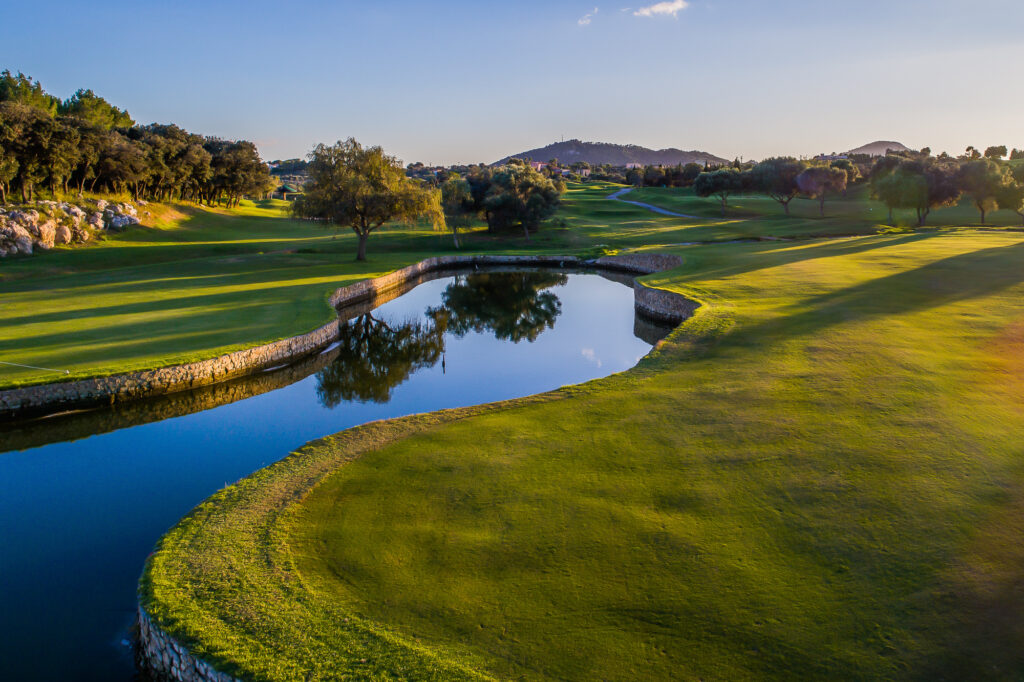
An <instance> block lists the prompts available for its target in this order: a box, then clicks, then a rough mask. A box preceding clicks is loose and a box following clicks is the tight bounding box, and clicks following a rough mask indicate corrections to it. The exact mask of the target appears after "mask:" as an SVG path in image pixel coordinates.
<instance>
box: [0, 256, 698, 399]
mask: <svg viewBox="0 0 1024 682" xmlns="http://www.w3.org/2000/svg"><path fill="white" fill-rule="evenodd" d="M680 263H681V259H680V258H679V257H678V256H667V255H661V254H635V255H626V256H606V257H603V258H598V259H597V260H583V259H580V258H577V257H575V256H439V257H435V258H427V259H426V260H422V261H420V262H419V263H415V264H414V265H410V266H408V267H405V268H402V269H400V270H396V271H394V272H392V273H389V274H387V275H383V276H381V277H376V278H373V279H367V280H363V281H361V282H357V283H356V284H352V285H349V286H346V287H342V288H340V289H338V290H337V291H335V292H334V293H333V294H332V295H331V296H330V298H329V299H328V300H329V301H330V303H331V305H332V306H334V308H336V309H337V308H344V307H347V306H351V305H354V304H357V303H360V302H363V301H370V302H372V301H373V300H374V299H376V298H377V297H379V296H381V295H383V294H385V293H386V292H388V291H391V290H393V289H395V288H396V287H401V286H402V285H403V284H405V283H407V282H409V281H410V280H415V279H418V278H420V277H422V276H424V275H426V274H427V273H430V272H433V271H437V270H451V269H458V268H468V267H474V266H481V265H485V266H487V265H513V266H528V265H533V266H544V267H598V268H606V269H609V270H617V271H621V272H630V273H634V274H641V275H643V274H649V273H652V272H659V271H661V270H666V269H669V268H672V267H676V266H678V265H679V264H680ZM634 291H635V292H636V293H635V295H636V307H637V310H639V311H640V312H641V313H643V314H645V315H649V316H652V317H655V318H656V319H658V320H661V321H666V322H673V323H679V322H682V321H683V320H684V319H686V317H688V316H689V315H690V314H692V312H693V310H694V309H695V308H696V304H694V303H693V302H691V301H688V300H687V299H685V298H683V297H682V296H679V295H678V294H674V293H671V292H667V291H663V290H660V289H651V288H649V287H645V286H643V285H641V284H639V283H637V284H635V286H634ZM337 335H338V321H337V320H334V321H332V322H329V323H328V324H325V325H324V326H322V327H320V328H319V329H316V330H314V331H311V332H309V333H308V334H302V335H300V336H293V337H291V338H288V339H283V340H281V341H275V342H273V343H267V344H263V345H261V346H256V347H254V348H247V349H245V350H240V351H235V352H233V353H227V354H225V355H221V356H219V357H216V358H211V359H209V360H201V361H199V362H191V363H187V364H184V365H176V366H174V367H163V368H160V369H153V370H145V371H142V372H132V373H129V374H117V375H113V376H107V377H96V378H93V379H81V380H78V381H68V382H62V383H54V384H40V385H36V386H25V387H23V388H14V389H8V390H4V391H0V419H14V418H26V417H33V416H39V415H43V414H52V413H54V412H60V411H63V410H72V409H81V408H87V407H95V406H98V405H103V404H110V403H115V402H123V401H127V400H134V399H137V398H144V397H150V396H157V395H164V394H168V393H175V392H178V391H186V390H189V389H192V388H198V387H200V386H208V385H211V384H216V383H220V382H222V381H226V380H228V379H233V378H235V377H239V376H243V375H245V374H252V373H254V372H258V371H260V370H264V369H268V368H271V367H278V366H281V365H284V364H288V363H290V362H293V361H295V360H297V359H299V358H302V357H304V356H306V355H309V354H310V353H314V352H316V351H318V350H321V349H322V348H324V347H326V346H328V345H330V343H331V342H332V341H333V340H334V339H335V338H336V337H337Z"/></svg>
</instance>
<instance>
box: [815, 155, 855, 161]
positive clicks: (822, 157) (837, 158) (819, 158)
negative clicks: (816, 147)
mask: <svg viewBox="0 0 1024 682" xmlns="http://www.w3.org/2000/svg"><path fill="white" fill-rule="evenodd" d="M848 158H850V157H849V156H848V155H846V154H818V155H817V156H815V157H814V159H815V160H816V161H841V160H842V159H848Z"/></svg>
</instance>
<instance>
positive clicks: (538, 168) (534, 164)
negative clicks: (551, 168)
mask: <svg viewBox="0 0 1024 682" xmlns="http://www.w3.org/2000/svg"><path fill="white" fill-rule="evenodd" d="M547 167H548V165H547V164H546V163H541V162H540V161H531V162H530V168H532V169H533V170H535V171H537V172H538V173H539V172H540V171H542V170H544V169H545V168H547Z"/></svg>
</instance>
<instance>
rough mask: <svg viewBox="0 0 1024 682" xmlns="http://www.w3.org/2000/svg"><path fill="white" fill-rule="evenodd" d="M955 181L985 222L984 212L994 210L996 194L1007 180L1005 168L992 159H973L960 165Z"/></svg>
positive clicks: (983, 222) (996, 205) (996, 204)
mask: <svg viewBox="0 0 1024 682" xmlns="http://www.w3.org/2000/svg"><path fill="white" fill-rule="evenodd" d="M957 182H958V183H959V185H960V188H961V189H962V190H963V191H964V193H965V194H966V195H967V196H968V197H970V199H971V201H972V202H974V206H975V208H977V209H978V212H979V213H980V214H981V224H982V225H984V224H985V214H986V213H988V212H989V211H994V210H995V209H996V208H998V206H999V204H998V203H996V195H997V194H999V191H1000V188H1001V187H1002V186H1003V185H1005V184H1007V183H1008V182H1009V178H1008V177H1007V172H1006V169H1005V168H1004V167H1003V166H1001V165H1000V164H999V163H998V162H997V161H993V160H992V159H975V160H972V161H966V162H964V163H963V164H961V165H960V172H959V174H958V176H957Z"/></svg>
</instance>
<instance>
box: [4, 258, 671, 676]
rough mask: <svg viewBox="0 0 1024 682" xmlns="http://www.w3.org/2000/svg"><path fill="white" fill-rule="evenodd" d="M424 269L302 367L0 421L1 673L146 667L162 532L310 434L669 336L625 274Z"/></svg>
mask: <svg viewBox="0 0 1024 682" xmlns="http://www.w3.org/2000/svg"><path fill="white" fill-rule="evenodd" d="M425 279H426V280H428V281H423V282H422V283H418V285H417V286H415V287H413V288H411V289H410V290H408V291H405V292H404V293H402V294H401V295H400V296H399V297H397V298H394V299H393V300H390V301H387V302H385V303H383V304H381V302H380V301H377V302H375V304H374V305H376V307H374V306H373V305H364V306H362V307H360V308H352V309H348V310H345V311H341V312H342V316H343V318H344V319H347V320H348V321H347V323H345V324H344V325H342V328H341V331H340V334H339V338H338V340H337V342H336V343H335V344H333V345H332V346H331V347H329V348H328V349H326V350H325V351H324V352H322V353H320V354H317V355H315V356H312V357H309V358H306V359H304V360H302V361H300V362H297V363H295V364H293V365H290V366H288V367H284V368H279V369H276V370H273V371H268V372H262V373H260V374H258V375H255V376H252V377H247V378H244V379H239V380H236V381H233V382H229V383H226V384H221V385H217V386H212V387H207V388H205V389H199V390H196V391H189V392H185V393H180V394H175V395H172V396H167V397H164V398H159V399H153V400H146V401H137V402H134V403H125V404H122V405H116V406H112V407H109V408H103V409H97V410H91V411H86V412H79V413H74V414H65V415H57V416H53V417H48V418H45V419H39V420H33V421H30V422H24V423H18V424H7V425H0V598H2V607H0V680H85V681H92V680H105V681H106V680H131V679H132V678H133V676H134V665H133V654H132V650H131V637H132V635H131V629H132V625H133V619H134V609H135V605H136V599H135V588H136V582H137V580H138V576H139V572H140V570H141V569H142V564H143V561H144V560H145V557H146V555H147V553H148V552H149V551H150V550H151V548H152V547H153V545H154V543H155V542H156V540H157V539H158V538H159V537H160V535H161V534H162V533H163V532H164V531H166V530H167V529H168V528H169V527H170V526H172V525H174V523H175V522H176V521H177V520H178V519H179V518H180V517H181V516H183V515H184V514H185V513H187V512H188V511H189V509H191V508H192V507H193V506H195V505H196V504H197V503H198V502H200V501H202V500H203V499H204V498H206V497H207V496H209V495H210V494H212V493H213V492H215V491H216V490H218V489H219V488H221V487H223V486H225V485H227V484H229V483H231V482H233V481H236V480H238V479H239V478H242V477H244V476H246V475H247V474H249V473H251V472H253V471H255V470H257V469H259V468H261V467H263V466H266V465H268V464H270V463H272V462H274V461H276V460H278V459H280V458H281V457H283V456H284V455H286V454H287V453H288V452H289V451H291V450H293V449H295V448H297V447H298V446H300V445H302V444H303V443H305V442H306V441H309V440H312V439H314V438H318V437H320V436H324V435H327V434H330V433H334V432H336V431H340V430H342V429H345V428H347V427H350V426H354V425H356V424H361V423H364V422H367V421H371V420H374V419H382V418H387V417H394V416H399V415H405V414H412V413H417V412H425V411H432V410H438V409H442V408H448V407H457V406H464V405H473V404H479V403H485V402H491V401H495V400H502V399H507V398H513V397H518V396H525V395H530V394H534V393H539V392H543V391H547V390H551V389H554V388H557V387H559V386H563V385H567V384H575V383H580V382H583V381H586V380H589V379H593V378H596V377H601V376H606V375H608V374H612V373H614V372H619V371H622V370H624V369H627V368H629V367H632V366H633V365H635V364H636V362H637V361H638V360H639V359H640V358H641V357H642V356H643V355H645V354H646V353H647V352H648V351H649V350H650V348H651V346H652V344H653V343H655V342H657V340H658V339H659V338H661V337H662V336H664V334H666V333H667V331H668V330H667V329H665V328H663V327H659V326H657V325H655V324H653V323H650V322H648V321H646V320H644V319H642V318H638V317H636V316H635V315H634V311H633V292H632V289H631V288H630V286H629V285H631V282H632V278H631V277H628V276H614V275H607V274H598V273H594V272H561V271H553V270H538V269H534V270H529V269H522V268H519V269H516V270H505V271H501V270H487V271H480V272H473V271H469V272H465V271H464V272H461V273H454V274H453V273H441V274H440V275H438V274H435V275H432V276H428V277H427V278H425ZM624 285H626V286H624Z"/></svg>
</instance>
